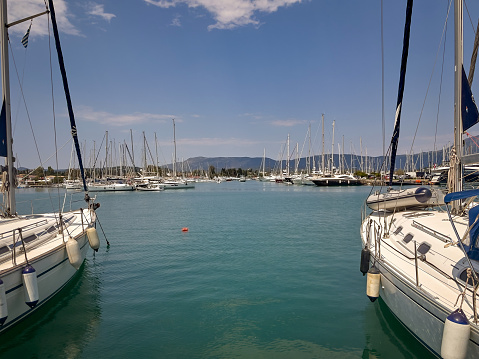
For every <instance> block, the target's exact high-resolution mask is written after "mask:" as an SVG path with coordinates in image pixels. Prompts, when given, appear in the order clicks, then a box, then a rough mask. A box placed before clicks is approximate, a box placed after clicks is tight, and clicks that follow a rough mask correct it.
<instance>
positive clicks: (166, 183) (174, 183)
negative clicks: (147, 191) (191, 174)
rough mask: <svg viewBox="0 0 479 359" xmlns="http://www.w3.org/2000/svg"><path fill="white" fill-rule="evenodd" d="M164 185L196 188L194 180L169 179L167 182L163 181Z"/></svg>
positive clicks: (176, 187) (171, 187)
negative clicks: (178, 180)
mask: <svg viewBox="0 0 479 359" xmlns="http://www.w3.org/2000/svg"><path fill="white" fill-rule="evenodd" d="M162 185H163V186H164V187H165V189H187V188H195V184H194V182H177V181H167V182H163V183H162Z"/></svg>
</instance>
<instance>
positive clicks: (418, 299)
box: [360, 0, 479, 359]
mask: <svg viewBox="0 0 479 359" xmlns="http://www.w3.org/2000/svg"><path fill="white" fill-rule="evenodd" d="M454 13H455V15H454V19H455V21H454V22H455V35H456V36H455V74H454V77H455V91H454V104H455V106H454V128H455V133H454V135H455V136H454V137H455V139H454V149H455V156H453V157H454V158H453V161H451V162H452V163H451V165H450V174H449V178H450V179H451V178H453V181H451V183H450V184H449V193H447V194H446V195H445V196H444V194H441V193H440V189H435V188H433V187H418V188H415V189H408V190H407V191H403V190H392V189H389V190H388V191H387V192H384V193H380V192H378V193H374V194H372V195H370V196H369V198H368V199H367V201H366V204H367V205H368V206H369V207H370V209H369V210H367V208H366V206H365V209H366V210H364V211H363V213H362V214H363V216H362V218H363V219H362V224H361V227H360V234H361V239H362V246H363V249H362V252H361V264H360V270H361V272H362V273H363V275H364V274H367V289H366V292H367V295H368V297H369V298H370V300H371V301H375V300H376V299H377V298H378V297H379V298H380V299H381V300H382V301H383V302H384V303H385V304H386V305H387V306H388V307H389V309H390V310H391V311H392V312H393V313H394V315H395V316H396V318H397V319H398V320H399V321H400V322H401V323H402V324H403V325H404V326H405V327H406V328H407V329H408V330H409V331H410V333H412V335H413V336H414V337H415V338H417V340H418V341H419V342H420V343H422V344H423V345H424V346H425V347H426V348H427V349H429V350H430V351H431V352H432V353H433V354H434V355H436V356H438V357H443V358H461V359H464V358H479V324H478V300H477V292H478V289H479V276H478V272H479V239H478V235H479V226H478V222H479V220H478V219H479V205H477V203H474V202H473V200H474V198H475V197H476V196H477V195H479V190H477V189H476V190H469V191H464V190H463V189H462V181H463V175H462V173H463V166H464V165H466V164H467V163H468V161H469V160H473V159H468V158H467V157H466V156H463V150H462V135H463V131H465V130H467V129H468V128H469V127H471V126H472V125H473V124H475V123H477V122H478V112H477V108H476V105H475V103H474V101H473V98H472V93H471V90H470V84H469V83H468V81H467V78H466V76H465V72H464V69H463V61H462V57H463V55H462V53H463V38H462V17H463V9H462V0H455V1H454ZM411 15H412V0H408V4H407V10H406V26H405V30H404V45H403V46H404V47H403V56H402V63H401V76H400V82H399V91H398V101H397V108H396V118H395V128H394V132H393V137H392V140H391V146H390V149H391V152H390V153H391V168H390V176H389V178H390V181H392V178H393V176H392V175H393V171H394V163H395V156H396V150H397V139H398V137H399V124H400V116H401V107H402V97H403V90H404V81H405V73H406V64H407V53H408V44H409V29H410V24H411ZM461 72H462V73H461ZM469 163H473V162H469ZM390 186H391V183H390ZM371 210H372V211H371ZM367 212H370V213H369V215H367V216H366V214H367Z"/></svg>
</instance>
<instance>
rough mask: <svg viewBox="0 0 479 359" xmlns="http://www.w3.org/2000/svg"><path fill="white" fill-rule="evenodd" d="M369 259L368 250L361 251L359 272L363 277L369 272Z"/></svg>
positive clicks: (369, 253)
mask: <svg viewBox="0 0 479 359" xmlns="http://www.w3.org/2000/svg"><path fill="white" fill-rule="evenodd" d="M370 257H371V252H369V249H367V248H363V249H362V250H361V264H360V266H359V270H360V271H361V273H362V274H363V276H365V275H366V273H367V272H368V270H369V259H370Z"/></svg>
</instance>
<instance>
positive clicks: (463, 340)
mask: <svg viewBox="0 0 479 359" xmlns="http://www.w3.org/2000/svg"><path fill="white" fill-rule="evenodd" d="M470 332H471V325H470V324H469V320H467V317H466V315H465V314H464V312H463V311H462V309H456V310H455V311H454V312H452V313H451V314H449V315H448V316H447V318H446V321H445V322H444V331H443V334H442V344H441V356H442V357H443V358H444V359H463V358H465V357H466V355H467V347H468V345H469V336H470Z"/></svg>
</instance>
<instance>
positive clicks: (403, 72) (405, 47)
mask: <svg viewBox="0 0 479 359" xmlns="http://www.w3.org/2000/svg"><path fill="white" fill-rule="evenodd" d="M412 3H413V1H412V0H408V2H407V8H406V24H405V25H404V39H403V49H402V59H401V74H400V78H399V89H398V99H397V105H396V118H395V121H394V131H393V136H392V138H391V167H390V169H389V185H390V186H391V185H392V181H393V175H394V166H395V163H396V153H397V148H398V140H399V128H400V123H401V108H402V98H403V94H404V84H405V81H406V65H407V56H408V52H409V34H410V30H411V16H412Z"/></svg>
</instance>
